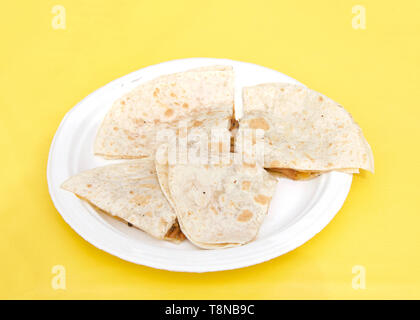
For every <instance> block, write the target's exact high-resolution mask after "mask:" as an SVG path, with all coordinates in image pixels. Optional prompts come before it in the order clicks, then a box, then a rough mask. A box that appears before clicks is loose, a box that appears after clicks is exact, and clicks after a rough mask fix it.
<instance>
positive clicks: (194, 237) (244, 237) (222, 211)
mask: <svg viewBox="0 0 420 320" xmlns="http://www.w3.org/2000/svg"><path fill="white" fill-rule="evenodd" d="M158 176H159V182H160V184H161V186H162V189H163V190H164V193H165V194H166V195H167V196H168V198H169V199H170V200H169V202H170V203H171V204H172V205H173V206H174V208H175V212H176V215H177V218H178V221H179V224H180V226H181V230H182V231H183V233H184V234H185V236H186V237H187V238H188V239H189V240H190V241H191V242H192V243H193V244H195V245H196V246H198V247H200V248H205V249H217V248H227V247H234V246H240V245H243V244H245V243H248V242H250V241H252V240H254V239H255V237H256V236H257V234H258V230H259V228H260V226H261V224H262V222H263V220H264V218H265V216H266V214H267V211H268V208H269V204H270V200H271V197H272V196H273V194H274V190H275V187H276V179H275V178H273V177H271V176H270V174H269V173H267V172H266V171H265V170H264V169H263V168H262V167H258V166H248V165H245V164H235V163H233V162H230V163H229V164H209V165H202V164H173V165H168V166H162V165H161V166H160V167H159V169H158Z"/></svg>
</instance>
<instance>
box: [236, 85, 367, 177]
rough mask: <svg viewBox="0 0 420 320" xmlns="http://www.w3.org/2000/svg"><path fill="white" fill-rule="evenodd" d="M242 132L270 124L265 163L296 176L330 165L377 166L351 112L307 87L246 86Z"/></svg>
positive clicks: (338, 167) (337, 167)
mask: <svg viewBox="0 0 420 320" xmlns="http://www.w3.org/2000/svg"><path fill="white" fill-rule="evenodd" d="M243 109H244V116H243V118H241V119H240V125H239V131H238V134H242V133H243V132H244V131H245V130H248V129H253V130H255V129H262V130H264V167H265V168H267V169H270V170H273V171H277V172H278V173H279V174H282V175H284V176H287V177H289V178H292V179H297V180H299V179H308V178H311V177H314V176H317V175H319V174H321V173H324V172H328V171H333V170H334V171H341V172H347V173H358V172H359V169H364V170H368V171H371V172H373V170H374V165H373V155H372V151H371V149H370V146H369V144H368V142H367V141H366V139H365V138H364V136H363V133H362V130H361V129H360V127H359V126H358V125H357V123H356V122H355V121H354V120H353V118H352V117H351V115H350V114H349V113H348V112H347V111H346V110H345V109H344V108H343V107H342V106H340V105H339V104H338V103H336V102H334V101H333V100H331V99H330V98H328V97H326V96H324V95H322V94H320V93H318V92H316V91H314V90H311V89H308V88H306V87H303V86H300V85H293V84H286V83H267V84H261V85H257V86H254V87H246V88H244V89H243Z"/></svg>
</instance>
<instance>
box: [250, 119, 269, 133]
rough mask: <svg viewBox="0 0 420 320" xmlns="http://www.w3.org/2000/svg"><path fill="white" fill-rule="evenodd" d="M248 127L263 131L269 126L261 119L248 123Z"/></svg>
mask: <svg viewBox="0 0 420 320" xmlns="http://www.w3.org/2000/svg"><path fill="white" fill-rule="evenodd" d="M249 127H250V128H251V129H263V130H268V129H269V128H270V126H269V125H268V123H267V121H265V119H263V118H255V119H252V120H251V121H250V122H249Z"/></svg>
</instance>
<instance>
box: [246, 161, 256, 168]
mask: <svg viewBox="0 0 420 320" xmlns="http://www.w3.org/2000/svg"><path fill="white" fill-rule="evenodd" d="M243 166H244V167H247V168H255V163H247V162H244V163H243Z"/></svg>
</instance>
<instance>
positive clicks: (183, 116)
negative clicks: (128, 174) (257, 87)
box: [94, 66, 234, 159]
mask: <svg viewBox="0 0 420 320" xmlns="http://www.w3.org/2000/svg"><path fill="white" fill-rule="evenodd" d="M233 92H234V88H233V69H232V67H228V66H211V67H202V68H198V69H193V70H190V71H186V72H181V73H175V74H170V75H165V76H161V77H159V78H157V79H154V80H151V81H149V82H146V83H143V84H141V85H140V86H138V87H137V88H135V89H134V90H132V91H131V92H129V93H128V94H126V95H124V96H123V97H121V98H120V99H118V100H117V101H116V102H115V103H114V105H113V107H112V108H111V110H110V111H109V112H108V114H107V115H106V116H105V119H104V121H103V123H102V125H101V127H100V128H99V131H98V134H97V137H96V140H95V144H94V153H95V154H96V155H100V156H103V157H105V158H126V159H127V158H142V157H154V155H155V152H156V149H157V146H158V145H159V144H160V143H161V142H162V141H159V139H160V138H159V134H160V133H164V132H165V130H173V131H176V130H178V127H179V126H180V124H181V123H182V125H183V126H185V127H186V128H195V127H208V128H210V127H223V128H226V129H229V127H230V125H231V119H232V116H233V113H234V111H233ZM163 138H165V137H164V135H163Z"/></svg>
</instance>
